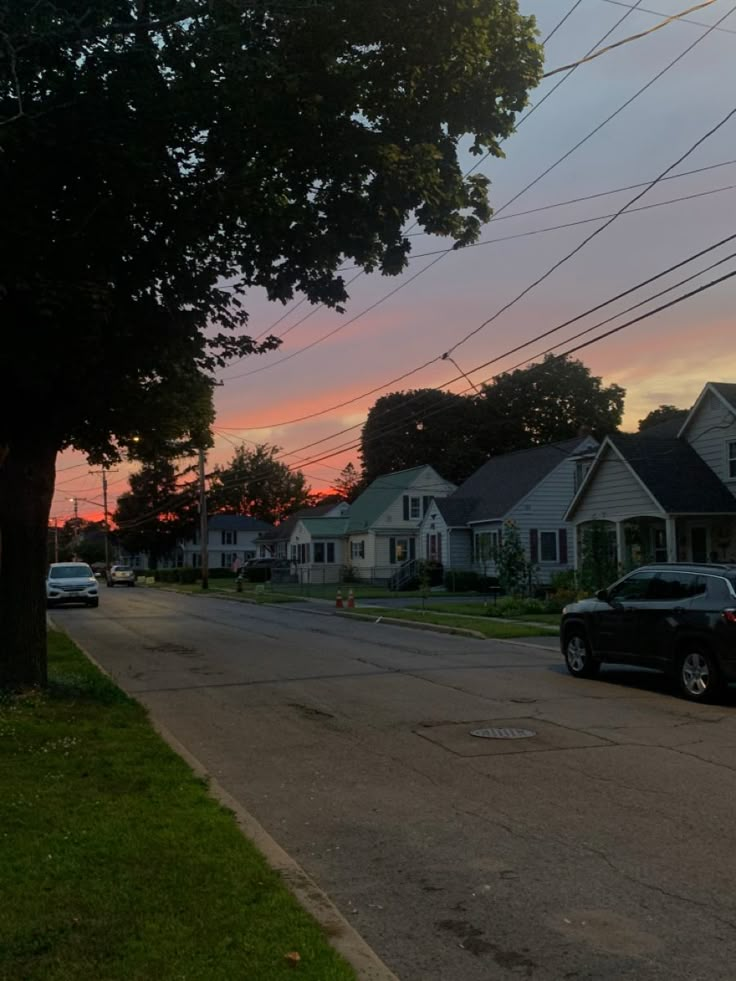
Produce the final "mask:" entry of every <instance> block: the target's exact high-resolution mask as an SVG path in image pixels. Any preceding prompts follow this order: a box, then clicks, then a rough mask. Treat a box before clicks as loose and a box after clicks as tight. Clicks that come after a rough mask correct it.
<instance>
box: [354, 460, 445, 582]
mask: <svg viewBox="0 0 736 981" xmlns="http://www.w3.org/2000/svg"><path fill="white" fill-rule="evenodd" d="M455 489H456V488H455V484H451V483H450V482H449V481H448V480H445V479H444V478H442V477H440V475H439V474H438V473H437V471H436V470H435V469H434V468H433V467H430V466H421V467H413V468H412V469H411V470H401V471H398V472H396V473H390V474H386V475H384V476H382V477H377V478H376V480H374V481H373V483H372V484H370V486H369V487H367V488H366V489H365V490H364V491H363V493H362V494H361V495H360V497H358V498H357V499H356V500H355V501H353V503H352V505H351V506H350V513H349V516H348V524H347V556H346V559H347V562H346V564H347V565H348V566H349V567H350V568H351V570H352V573H353V575H354V576H355V577H356V578H358V579H363V580H371V581H374V580H378V581H384V582H393V584H394V585H395V586H397V587H398V586H399V585H401V580H402V578H410V577H411V576H412V575H413V574H414V573H413V570H412V565H413V563H414V562H415V560H416V559H417V558H418V556H419V550H418V548H417V539H418V534H419V528H420V525H421V524H422V519H423V518H424V516H425V514H426V512H427V509H428V508H429V506H430V503H431V501H432V500H433V499H438V498H442V497H446V496H447V495H449V494H452V492H453V491H454V490H455Z"/></svg>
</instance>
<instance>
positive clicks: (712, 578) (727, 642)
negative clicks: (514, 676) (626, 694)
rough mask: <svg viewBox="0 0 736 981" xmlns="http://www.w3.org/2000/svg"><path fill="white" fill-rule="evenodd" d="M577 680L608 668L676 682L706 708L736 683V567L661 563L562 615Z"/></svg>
mask: <svg viewBox="0 0 736 981" xmlns="http://www.w3.org/2000/svg"><path fill="white" fill-rule="evenodd" d="M560 645H561V648H562V653H563V656H564V658H565V663H566V664H567V669H568V671H569V672H570V674H572V675H575V677H579V678H593V677H595V676H596V674H597V673H598V669H599V668H600V666H601V664H602V663H603V662H610V663H616V664H636V665H641V666H643V667H647V668H657V669H659V670H661V671H666V672H668V673H669V674H671V675H672V676H673V677H674V678H675V680H676V682H677V685H678V687H679V689H680V692H681V693H682V695H683V696H684V697H685V698H688V699H691V700H692V701H695V702H705V701H708V700H709V699H711V698H713V697H715V696H716V695H717V694H718V693H719V691H720V690H721V689H722V688H724V687H725V685H726V684H727V683H728V682H732V681H736V566H733V565H715V564H708V565H695V564H690V563H661V564H660V563H657V564H653V565H648V566H643V567H642V568H640V569H636V570H635V571H634V572H631V573H630V574H629V575H627V576H624V577H623V578H622V579H619V580H618V582H616V583H614V584H613V586H611V587H610V588H609V589H602V590H601V591H600V592H599V593H597V594H596V596H595V597H594V598H591V599H586V600H583V601H582V602H579V603H572V604H570V605H569V606H566V607H565V609H564V610H563V611H562V622H561V624H560Z"/></svg>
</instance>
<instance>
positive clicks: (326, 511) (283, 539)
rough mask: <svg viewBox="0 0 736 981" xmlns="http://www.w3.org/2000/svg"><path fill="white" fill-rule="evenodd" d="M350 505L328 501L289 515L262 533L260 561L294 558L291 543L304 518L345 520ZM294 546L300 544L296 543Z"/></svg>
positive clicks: (258, 541) (259, 540)
mask: <svg viewBox="0 0 736 981" xmlns="http://www.w3.org/2000/svg"><path fill="white" fill-rule="evenodd" d="M349 510H350V505H349V504H348V502H347V501H337V502H335V501H334V500H333V501H327V502H326V503H324V504H316V505H315V506H314V507H311V508H301V510H299V511H295V512H294V514H291V515H289V517H288V518H285V519H284V521H282V522H281V523H280V524H278V525H276V527H275V528H274V527H269V529H268V531H264V532H262V533H261V534H260V535H259V536H258V539H257V541H256V546H257V549H258V556H257V557H258V558H259V559H288V558H290V557H293V554H292V553H291V551H290V543H291V540H292V535H293V533H294V529H295V528H296V526H297V524H298V523H299V521H301V520H302V518H309V519H311V518H344V517H345V516H346V515H347V513H348V511H349ZM294 544H298V543H297V542H296V541H294Z"/></svg>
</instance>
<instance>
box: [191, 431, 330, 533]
mask: <svg viewBox="0 0 736 981" xmlns="http://www.w3.org/2000/svg"><path fill="white" fill-rule="evenodd" d="M279 452H280V448H279V447H278V446H269V445H268V443H262V444H259V445H258V446H255V447H254V448H253V449H252V450H250V449H248V448H247V447H245V446H239V447H238V448H237V449H236V450H235V455H234V456H233V458H232V460H231V461H230V462H229V463H228V464H226V465H225V466H224V467H215V469H214V473H213V476H212V484H211V491H210V507H211V510H212V512H213V514H214V513H215V512H217V511H219V512H224V513H227V514H248V515H250V516H251V517H252V518H260V520H261V521H268V522H271V523H277V522H279V521H283V520H284V518H288V517H289V515H290V514H293V513H294V511H298V510H299V509H300V508H303V507H307V506H308V505H310V504H312V503H313V497H312V491H311V488H310V486H309V484H308V483H307V481H306V478H305V476H304V474H303V473H302V472H301V471H300V470H292V469H291V468H290V467H289V466H288V465H287V464H286V463H282V462H281V461H280V460H279V459H278V454H279Z"/></svg>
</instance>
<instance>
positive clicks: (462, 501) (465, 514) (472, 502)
mask: <svg viewBox="0 0 736 981" xmlns="http://www.w3.org/2000/svg"><path fill="white" fill-rule="evenodd" d="M434 503H435V507H436V508H437V510H438V511H439V513H440V514H441V515H442V517H443V518H444V521H445V524H446V525H447V527H448V528H460V527H462V526H463V525H466V524H467V523H468V521H469V520H470V517H471V515H472V514H473V511H474V510H475V508H476V507H477V505H478V498H477V497H456V496H455V495H454V494H453V496H452V497H438V498H435V501H434Z"/></svg>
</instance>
